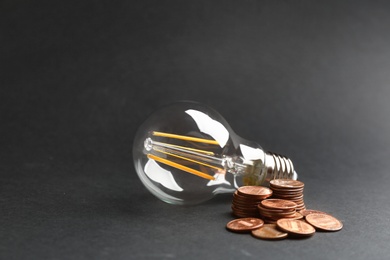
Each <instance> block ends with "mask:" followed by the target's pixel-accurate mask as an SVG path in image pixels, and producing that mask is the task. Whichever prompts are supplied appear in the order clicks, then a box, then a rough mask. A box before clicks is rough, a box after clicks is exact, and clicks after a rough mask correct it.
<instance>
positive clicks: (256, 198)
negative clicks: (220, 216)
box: [232, 186, 272, 218]
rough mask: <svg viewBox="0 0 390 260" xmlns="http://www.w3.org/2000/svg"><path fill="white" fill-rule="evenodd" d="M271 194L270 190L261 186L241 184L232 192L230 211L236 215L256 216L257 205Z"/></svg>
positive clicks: (257, 214)
mask: <svg viewBox="0 0 390 260" xmlns="http://www.w3.org/2000/svg"><path fill="white" fill-rule="evenodd" d="M271 195H272V190H270V189H269V188H266V187H262V186H242V187H240V188H238V189H237V190H236V191H235V192H234V194H233V201H232V211H233V214H234V215H235V216H236V217H240V218H246V217H258V216H259V211H258V209H257V205H258V204H260V202H261V201H262V200H264V199H266V198H269V197H270V196H271Z"/></svg>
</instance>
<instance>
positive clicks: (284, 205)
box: [260, 199, 297, 209]
mask: <svg viewBox="0 0 390 260" xmlns="http://www.w3.org/2000/svg"><path fill="white" fill-rule="evenodd" d="M260 204H261V205H262V206H263V207H265V208H271V209H295V208H296V207H297V204H296V203H295V202H292V201H288V200H282V199H266V200H263V201H261V203H260Z"/></svg>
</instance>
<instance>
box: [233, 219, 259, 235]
mask: <svg viewBox="0 0 390 260" xmlns="http://www.w3.org/2000/svg"><path fill="white" fill-rule="evenodd" d="M263 225H264V221H263V220H261V219H259V218H238V219H234V220H232V221H230V222H229V223H227V224H226V228H227V229H229V230H230V231H233V232H248V231H251V230H253V229H256V228H259V227H261V226H263Z"/></svg>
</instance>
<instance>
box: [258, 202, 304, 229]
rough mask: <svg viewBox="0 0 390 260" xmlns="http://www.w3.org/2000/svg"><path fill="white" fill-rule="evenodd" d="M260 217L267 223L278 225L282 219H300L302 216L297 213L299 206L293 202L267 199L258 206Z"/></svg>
mask: <svg viewBox="0 0 390 260" xmlns="http://www.w3.org/2000/svg"><path fill="white" fill-rule="evenodd" d="M257 207H258V210H259V213H260V217H261V218H262V219H263V220H264V221H265V222H266V223H276V221H277V220H279V219H281V218H289V219H300V218H303V216H302V215H301V214H299V213H298V212H296V207H297V204H296V203H295V202H293V201H289V200H282V199H266V200H263V201H261V203H260V204H259V205H258V206H257Z"/></svg>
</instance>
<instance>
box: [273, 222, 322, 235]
mask: <svg viewBox="0 0 390 260" xmlns="http://www.w3.org/2000/svg"><path fill="white" fill-rule="evenodd" d="M276 225H277V226H278V227H279V228H280V229H281V230H283V231H285V232H288V233H291V234H294V235H299V236H311V235H313V234H314V233H315V232H316V230H315V229H314V227H313V226H311V225H309V224H307V223H306V222H303V221H302V220H297V219H287V218H282V219H279V220H278V221H277V222H276Z"/></svg>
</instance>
